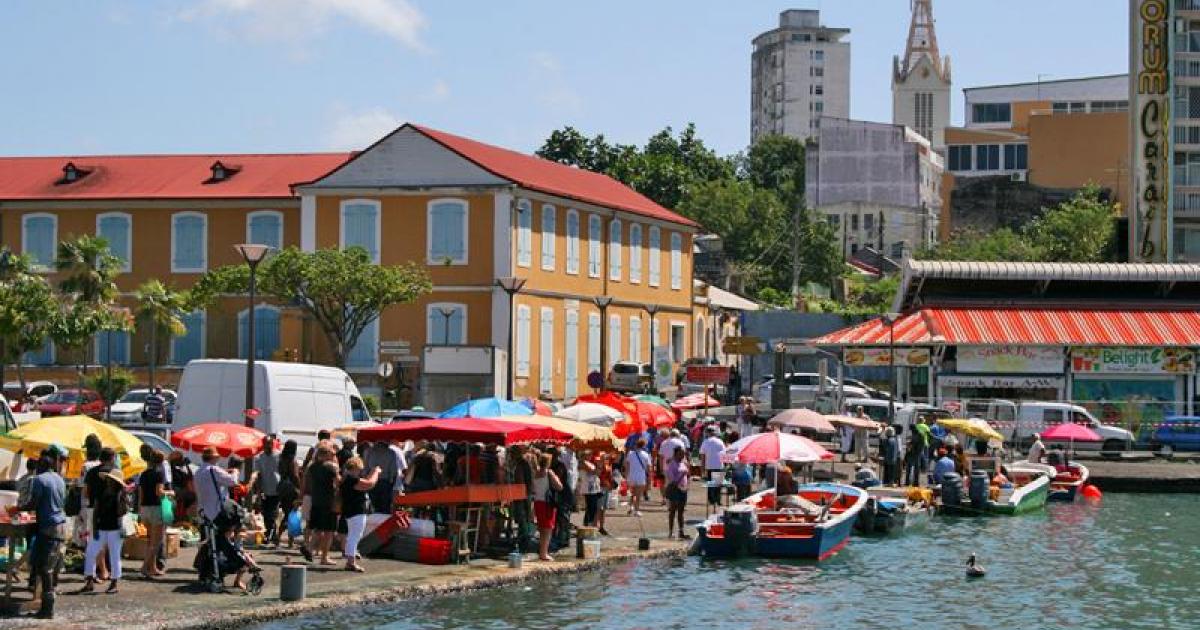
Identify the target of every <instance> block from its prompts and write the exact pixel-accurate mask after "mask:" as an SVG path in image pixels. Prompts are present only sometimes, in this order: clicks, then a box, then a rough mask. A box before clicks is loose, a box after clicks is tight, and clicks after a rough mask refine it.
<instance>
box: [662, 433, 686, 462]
mask: <svg viewBox="0 0 1200 630" xmlns="http://www.w3.org/2000/svg"><path fill="white" fill-rule="evenodd" d="M675 447H682V448H684V449H687V446H686V445H685V444H684V443H683V440H681V439H679V438H677V437H673V438H667V439H665V440H663V442H662V444H659V445H658V458H659V459H661V460H662V461H663V463H664V464H665V463H666V462H667V461H668V460H670V459H671V456H672V455H674V454H675Z"/></svg>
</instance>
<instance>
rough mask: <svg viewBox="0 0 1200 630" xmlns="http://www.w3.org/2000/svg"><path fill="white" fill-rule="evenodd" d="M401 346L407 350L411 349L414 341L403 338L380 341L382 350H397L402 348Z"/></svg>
mask: <svg viewBox="0 0 1200 630" xmlns="http://www.w3.org/2000/svg"><path fill="white" fill-rule="evenodd" d="M400 348H403V349H405V350H411V349H412V342H409V341H405V340H403V339H397V340H395V341H380V342H379V349H380V350H396V349H400Z"/></svg>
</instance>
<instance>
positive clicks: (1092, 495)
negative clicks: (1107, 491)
mask: <svg viewBox="0 0 1200 630" xmlns="http://www.w3.org/2000/svg"><path fill="white" fill-rule="evenodd" d="M1103 497H1104V493H1103V492H1100V488H1097V487H1096V486H1093V485H1092V484H1090V483H1089V484H1087V485H1085V486H1083V498H1085V499H1092V500H1093V501H1099V500H1100V499H1102V498H1103Z"/></svg>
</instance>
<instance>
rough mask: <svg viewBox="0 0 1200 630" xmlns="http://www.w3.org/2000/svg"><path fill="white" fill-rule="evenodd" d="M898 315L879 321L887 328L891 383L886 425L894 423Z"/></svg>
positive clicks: (891, 314) (889, 314) (894, 314)
mask: <svg viewBox="0 0 1200 630" xmlns="http://www.w3.org/2000/svg"><path fill="white" fill-rule="evenodd" d="M897 319H900V313H886V314H884V315H883V317H881V318H880V320H882V321H883V323H884V324H886V325H887V327H888V379H889V380H890V381H891V396H889V397H888V424H889V425H892V424H895V423H896V320H897Z"/></svg>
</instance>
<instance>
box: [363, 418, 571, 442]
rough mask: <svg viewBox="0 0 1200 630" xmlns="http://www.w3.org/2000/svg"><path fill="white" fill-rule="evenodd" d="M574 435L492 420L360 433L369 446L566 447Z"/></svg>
mask: <svg viewBox="0 0 1200 630" xmlns="http://www.w3.org/2000/svg"><path fill="white" fill-rule="evenodd" d="M572 438H573V436H572V435H571V434H570V433H566V432H563V431H559V430H557V429H554V428H551V427H546V426H541V425H538V424H532V423H529V422H523V421H517V420H497V419H492V418H435V419H433V420H415V421H413V422H404V423H396V424H385V425H381V426H378V427H370V428H367V429H363V430H361V431H359V432H358V439H359V440H361V441H365V442H375V441H379V440H437V441H440V442H482V443H484V444H498V445H500V446H511V445H513V444H526V443H529V442H553V443H556V444H566V443H567V442H570V441H571V440H572Z"/></svg>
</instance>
